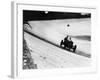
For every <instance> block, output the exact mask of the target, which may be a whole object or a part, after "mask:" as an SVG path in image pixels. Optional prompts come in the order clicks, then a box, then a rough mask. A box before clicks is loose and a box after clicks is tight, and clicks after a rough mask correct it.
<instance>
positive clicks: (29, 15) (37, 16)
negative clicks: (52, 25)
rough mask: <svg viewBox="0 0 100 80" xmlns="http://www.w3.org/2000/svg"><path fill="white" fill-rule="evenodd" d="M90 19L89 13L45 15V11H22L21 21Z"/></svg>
mask: <svg viewBox="0 0 100 80" xmlns="http://www.w3.org/2000/svg"><path fill="white" fill-rule="evenodd" d="M90 17H91V14H90V13H86V14H85V15H82V14H81V13H72V12H52V11H48V13H45V11H31V10H23V21H34V20H54V19H73V18H90Z"/></svg>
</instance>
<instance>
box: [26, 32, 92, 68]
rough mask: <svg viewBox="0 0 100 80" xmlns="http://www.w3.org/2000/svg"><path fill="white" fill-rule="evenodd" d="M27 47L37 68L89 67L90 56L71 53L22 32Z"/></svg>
mask: <svg viewBox="0 0 100 80" xmlns="http://www.w3.org/2000/svg"><path fill="white" fill-rule="evenodd" d="M24 38H25V40H26V41H27V44H28V47H29V49H30V50H31V54H32V58H33V59H34V63H35V64H37V68H38V69H50V68H71V67H89V66H91V58H87V57H84V56H80V55H77V54H73V53H72V52H69V51H66V50H63V49H61V48H59V47H56V46H54V45H52V44H49V43H47V42H45V41H43V40H40V39H38V38H36V37H34V36H32V35H30V34H28V33H26V32H25V33H24Z"/></svg>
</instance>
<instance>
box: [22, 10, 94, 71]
mask: <svg viewBox="0 0 100 80" xmlns="http://www.w3.org/2000/svg"><path fill="white" fill-rule="evenodd" d="M22 15H23V29H22V30H23V31H22V32H23V52H22V53H23V54H22V55H23V56H22V59H23V60H22V61H23V62H22V63H23V64H22V68H23V70H29V69H59V68H84V67H90V66H91V62H92V60H91V56H92V54H91V13H87V12H75V11H74V12H73V11H68V12H66V11H65V12H64V11H49V10H47V11H45V10H27V9H24V10H23V11H22Z"/></svg>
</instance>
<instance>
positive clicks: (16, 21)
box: [11, 2, 97, 78]
mask: <svg viewBox="0 0 100 80" xmlns="http://www.w3.org/2000/svg"><path fill="white" fill-rule="evenodd" d="M12 7H13V8H12V16H13V18H12V44H13V45H12V56H11V57H12V71H11V72H12V73H11V75H12V77H14V78H17V77H32V76H34V77H35V76H37V77H38V76H50V75H53V76H54V75H65V74H73V73H86V72H96V69H97V68H96V65H97V64H96V57H97V55H96V53H94V52H95V50H96V49H95V39H94V37H95V34H94V33H95V28H94V26H95V25H96V22H97V21H96V19H97V18H96V15H97V14H96V8H88V7H71V6H56V5H41V4H27V3H18V2H12ZM24 9H28V10H41V11H43V10H44V11H59V12H67V11H68V12H72V10H73V11H75V12H88V13H91V27H92V28H91V31H92V32H91V35H92V38H91V39H92V41H91V43H92V44H91V52H92V66H91V67H86V68H73V69H72V68H67V69H65V68H64V69H59V70H58V69H52V70H51V69H47V70H44V69H43V70H41V69H34V70H32V69H31V70H23V68H22V54H23V50H22V49H23V44H22V43H23V41H22V40H23V21H22V20H23V17H22V16H23V15H22V11H23V10H24ZM70 9H71V10H70ZM47 73H48V74H47Z"/></svg>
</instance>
